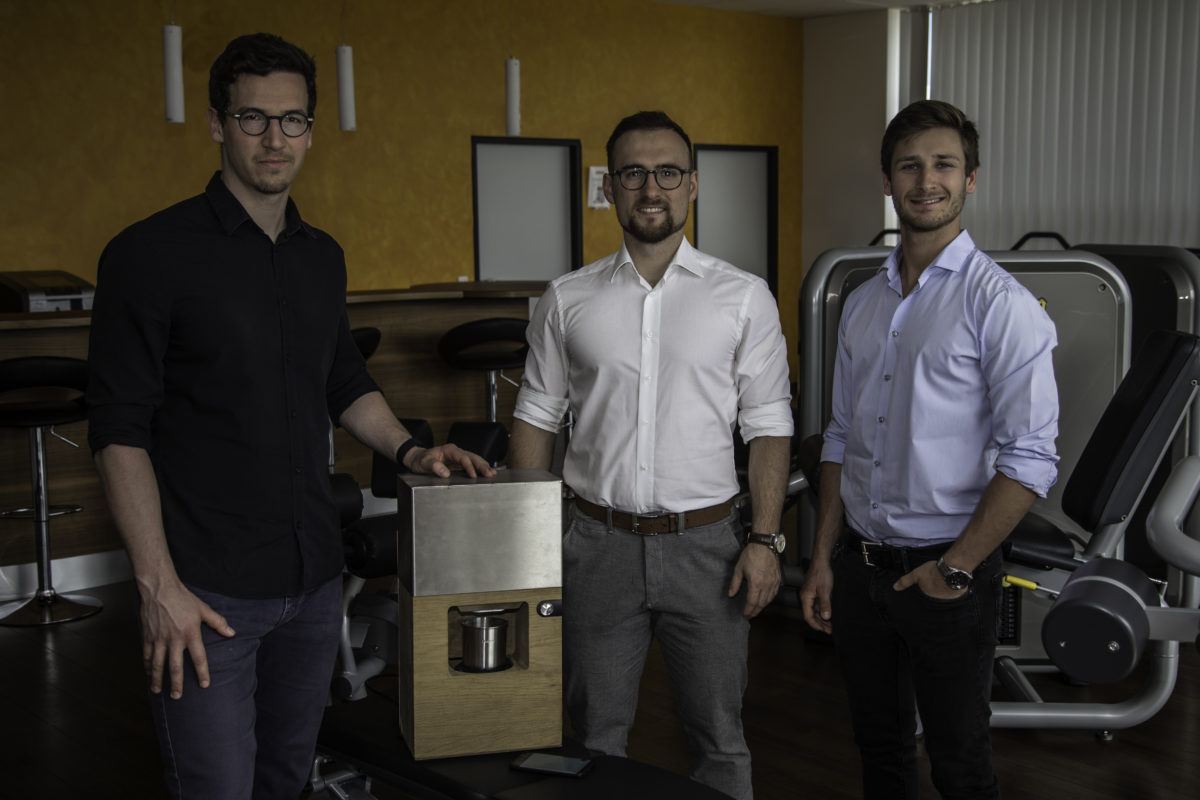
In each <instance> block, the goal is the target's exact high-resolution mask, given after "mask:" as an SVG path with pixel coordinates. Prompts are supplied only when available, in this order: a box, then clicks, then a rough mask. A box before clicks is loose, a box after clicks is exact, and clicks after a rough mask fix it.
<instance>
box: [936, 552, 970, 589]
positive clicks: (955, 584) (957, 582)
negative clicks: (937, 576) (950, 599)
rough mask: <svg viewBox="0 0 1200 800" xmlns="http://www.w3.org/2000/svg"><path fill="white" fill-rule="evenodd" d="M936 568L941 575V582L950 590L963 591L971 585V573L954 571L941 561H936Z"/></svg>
mask: <svg viewBox="0 0 1200 800" xmlns="http://www.w3.org/2000/svg"><path fill="white" fill-rule="evenodd" d="M937 568H938V571H939V572H941V573H942V580H944V581H946V585H947V586H949V587H950V588H951V589H965V588H967V587H968V586H970V585H971V573H969V572H964V571H963V570H961V569H955V568H954V567H952V566H950V565H949V564H947V563H946V562H945V561H943V560H941V559H938V562H937Z"/></svg>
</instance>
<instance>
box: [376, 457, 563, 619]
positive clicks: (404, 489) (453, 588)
mask: <svg viewBox="0 0 1200 800" xmlns="http://www.w3.org/2000/svg"><path fill="white" fill-rule="evenodd" d="M400 484H401V485H400V487H399V491H397V493H396V494H397V496H398V497H399V513H400V531H399V535H400V540H399V547H398V548H397V561H398V567H399V575H400V580H401V581H402V582H403V584H404V587H405V588H406V589H407V590H408V591H409V593H410V594H412V595H413V596H414V597H427V596H432V595H447V594H465V593H468V592H501V591H508V590H512V589H539V588H543V587H551V586H561V585H562V482H561V481H560V480H559V479H558V478H557V477H555V476H554V475H552V474H551V473H549V472H545V471H543V470H532V469H528V470H500V471H498V472H497V473H496V475H495V477H492V478H468V477H466V476H464V475H463V474H462V473H459V472H455V473H454V474H453V475H451V476H450V477H449V478H437V477H432V476H428V475H409V474H405V475H401V476H400Z"/></svg>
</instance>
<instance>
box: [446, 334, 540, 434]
mask: <svg viewBox="0 0 1200 800" xmlns="http://www.w3.org/2000/svg"><path fill="white" fill-rule="evenodd" d="M528 325H529V321H528V320H524V319H516V318H512V317H492V318H490V319H477V320H475V321H474V322H464V323H463V324H462V325H458V326H456V327H454V328H451V329H450V330H448V331H446V332H445V333H444V334H442V338H441V339H440V340H438V354H439V355H440V356H441V357H442V360H443V361H445V362H446V363H447V364H449V365H450V366H452V367H456V368H458V369H474V370H483V371H485V372H487V385H486V389H485V395H484V396H485V398H486V402H487V413H488V422H495V421H496V376H497V375H499V374H500V373H501V372H502V371H503V370H506V369H516V368H517V367H523V366H525V354H526V353H527V352H529V345H528V344H527V343H526V342H525V328H526V327H527V326H528Z"/></svg>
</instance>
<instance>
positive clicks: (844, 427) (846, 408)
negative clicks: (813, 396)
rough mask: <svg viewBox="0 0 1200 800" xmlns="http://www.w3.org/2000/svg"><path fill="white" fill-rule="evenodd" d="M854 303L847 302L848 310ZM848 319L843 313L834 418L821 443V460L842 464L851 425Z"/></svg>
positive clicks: (836, 362) (834, 374)
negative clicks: (847, 340)
mask: <svg viewBox="0 0 1200 800" xmlns="http://www.w3.org/2000/svg"><path fill="white" fill-rule="evenodd" d="M853 301H854V297H853V295H852V296H851V297H850V299H849V300H848V301H847V308H849V306H850V304H851V303H852V302H853ZM846 317H847V314H845V313H843V314H842V318H841V320H840V321H839V323H838V339H837V356H836V358H835V360H834V364H833V416H832V417H830V420H829V424H828V425H827V426H826V427H825V436H824V440H823V441H822V443H821V460H822V461H829V462H832V463H834V464H841V463H842V460H843V459H844V458H845V454H846V437H847V435H848V434H849V423H850V410H851V408H850V406H851V399H850V396H851V392H850V378H851V375H850V351H849V349H848V348H847V347H846V330H845V328H846Z"/></svg>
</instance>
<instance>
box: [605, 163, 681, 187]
mask: <svg viewBox="0 0 1200 800" xmlns="http://www.w3.org/2000/svg"><path fill="white" fill-rule="evenodd" d="M695 171H696V170H694V169H682V168H680V167H659V168H658V169H644V168H643V167H623V168H621V169H618V170H614V171H613V172H610V173H609V174H610V175H615V176H616V177H617V178H619V179H620V181H621V185H622V186H624V187H625V188H626V189H628V190H629V191H631V192H636V191H637V190H638V189H641V188H642V187H643V186H645V185H646V179H647V178H648V177H650V176H651V175H653V176H654V182H655V183H657V184H658V188H660V189H662V190H663V191H668V192H669V191H670V190H672V189H678V188H679V184H681V183H683V176H684V175H687V174H688V173H689V172H695Z"/></svg>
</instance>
